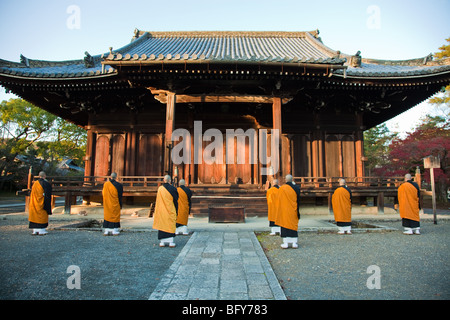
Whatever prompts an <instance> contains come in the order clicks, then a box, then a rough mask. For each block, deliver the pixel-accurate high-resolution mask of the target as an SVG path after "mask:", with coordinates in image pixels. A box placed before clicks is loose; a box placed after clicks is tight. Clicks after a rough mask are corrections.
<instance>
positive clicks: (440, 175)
mask: <svg viewBox="0 0 450 320" xmlns="http://www.w3.org/2000/svg"><path fill="white" fill-rule="evenodd" d="M430 155H433V156H435V157H439V158H440V160H441V168H439V169H434V176H435V181H436V185H437V190H438V193H439V194H440V197H441V198H442V197H443V196H445V192H446V190H447V187H448V185H449V182H450V122H449V120H448V119H446V118H443V117H439V116H437V117H432V116H427V117H426V118H425V119H424V120H423V122H422V124H421V125H419V126H418V127H417V128H416V129H415V130H414V131H413V132H411V133H409V134H408V135H407V136H406V137H405V138H403V139H402V138H395V139H394V140H393V141H392V142H391V144H390V146H389V155H388V159H389V162H390V163H389V165H386V166H383V167H381V168H377V169H375V170H374V171H375V175H380V176H402V175H404V174H406V173H411V174H413V175H414V173H415V171H416V168H417V167H419V168H420V171H421V172H422V173H423V175H422V177H423V180H424V181H425V182H427V183H429V181H430V171H429V170H428V169H427V170H425V169H424V166H423V158H425V157H427V156H430Z"/></svg>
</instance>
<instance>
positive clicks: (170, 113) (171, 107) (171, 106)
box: [164, 92, 176, 174]
mask: <svg viewBox="0 0 450 320" xmlns="http://www.w3.org/2000/svg"><path fill="white" fill-rule="evenodd" d="M175 103H176V97H175V93H173V92H168V93H167V103H166V132H165V138H164V174H169V172H171V168H170V166H171V163H172V161H171V159H170V155H171V147H172V140H171V139H172V132H173V129H174V125H175Z"/></svg>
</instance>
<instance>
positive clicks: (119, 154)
mask: <svg viewBox="0 0 450 320" xmlns="http://www.w3.org/2000/svg"><path fill="white" fill-rule="evenodd" d="M111 155H112V156H111V158H112V159H111V172H115V173H117V174H118V176H119V177H120V176H122V175H123V173H124V170H125V138H124V136H123V135H121V134H116V135H114V137H113V138H112V152H111Z"/></svg>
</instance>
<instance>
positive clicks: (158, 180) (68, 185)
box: [33, 176, 163, 191]
mask: <svg viewBox="0 0 450 320" xmlns="http://www.w3.org/2000/svg"><path fill="white" fill-rule="evenodd" d="M38 179H39V176H35V177H33V181H35V180H38ZM108 179H109V176H71V177H68V176H65V177H64V176H48V177H47V180H48V181H49V182H50V183H51V184H52V187H53V190H61V191H62V190H77V189H81V188H85V189H89V190H96V189H98V190H101V189H102V187H103V184H104V183H105V182H106V181H108ZM117 181H118V182H120V183H121V184H122V185H123V186H124V188H126V189H128V190H134V189H145V188H153V189H154V188H155V187H158V186H159V185H161V184H162V182H163V177H162V176H123V177H118V178H117Z"/></svg>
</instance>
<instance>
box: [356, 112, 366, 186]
mask: <svg viewBox="0 0 450 320" xmlns="http://www.w3.org/2000/svg"><path fill="white" fill-rule="evenodd" d="M356 126H357V128H358V130H357V131H356V137H355V138H356V139H355V157H356V176H357V177H358V178H361V179H358V181H359V182H362V177H364V162H363V158H364V134H363V128H364V127H363V119H362V114H358V115H357V116H356Z"/></svg>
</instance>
